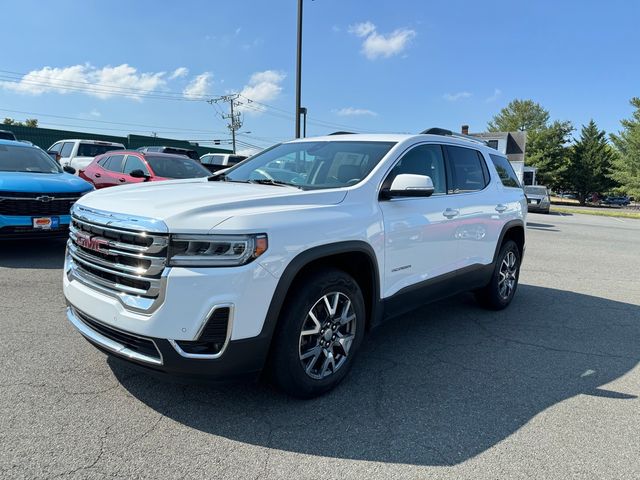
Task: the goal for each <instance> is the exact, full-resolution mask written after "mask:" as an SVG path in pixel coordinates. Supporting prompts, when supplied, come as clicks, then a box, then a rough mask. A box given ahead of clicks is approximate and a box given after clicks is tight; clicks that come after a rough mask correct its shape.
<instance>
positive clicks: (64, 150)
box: [47, 140, 124, 172]
mask: <svg viewBox="0 0 640 480" xmlns="http://www.w3.org/2000/svg"><path fill="white" fill-rule="evenodd" d="M113 150H124V145H123V144H121V143H115V142H103V141H102V140H60V141H59V142H56V143H54V144H53V145H51V146H50V147H49V148H48V149H47V152H48V153H49V154H50V155H52V156H55V158H56V160H57V161H58V162H59V163H60V165H62V166H63V167H67V166H68V167H72V168H74V169H75V170H76V172H79V171H80V170H81V169H83V168H85V167H86V166H87V165H89V164H90V163H91V162H92V161H93V159H94V158H95V157H97V156H98V155H102V154H103V153H106V152H111V151H113Z"/></svg>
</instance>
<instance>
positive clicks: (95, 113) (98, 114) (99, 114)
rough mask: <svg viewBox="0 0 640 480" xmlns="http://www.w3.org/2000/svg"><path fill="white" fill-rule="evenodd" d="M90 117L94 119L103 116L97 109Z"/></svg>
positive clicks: (90, 113) (92, 111) (91, 112)
mask: <svg viewBox="0 0 640 480" xmlns="http://www.w3.org/2000/svg"><path fill="white" fill-rule="evenodd" d="M89 115H91V116H92V117H101V116H102V114H101V113H100V112H99V111H98V110H96V109H95V108H94V109H93V110H91V111H90V112H89Z"/></svg>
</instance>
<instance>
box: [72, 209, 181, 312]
mask: <svg viewBox="0 0 640 480" xmlns="http://www.w3.org/2000/svg"><path fill="white" fill-rule="evenodd" d="M78 210H79V209H78V208H75V207H74V209H73V210H72V216H71V224H70V225H69V231H70V233H69V240H68V242H67V268H66V274H67V277H68V278H69V279H70V280H71V279H76V280H78V281H79V282H80V283H83V284H84V285H86V286H87V287H89V288H92V289H94V290H98V291H100V292H101V293H105V294H107V295H110V296H112V297H115V298H117V299H118V300H119V301H120V302H121V303H122V304H123V305H124V306H125V307H126V308H128V309H130V310H133V311H136V312H140V313H147V314H149V313H151V312H152V311H154V310H155V309H156V308H157V307H158V306H159V305H160V304H161V303H162V301H163V300H164V287H165V284H166V277H167V274H168V272H169V268H168V267H167V266H166V265H167V250H168V244H169V236H168V234H166V233H157V232H146V231H141V230H131V229H125V228H120V226H119V224H120V223H121V222H122V218H121V217H119V216H117V215H116V214H108V213H105V212H102V213H101V214H100V216H95V217H92V218H91V220H89V219H88V215H87V214H86V212H83V215H82V218H79V217H78V215H76V213H77V211H78ZM96 218H99V219H100V220H103V221H104V220H108V219H112V218H118V220H116V222H115V223H117V224H118V225H117V226H115V225H114V224H112V222H111V221H107V222H106V224H102V223H98V222H97V221H95V219H96ZM126 220H127V222H128V225H130V224H135V223H136V221H137V220H136V218H135V217H127V218H126ZM147 223H153V224H154V226H155V227H156V228H159V226H158V225H159V223H162V222H158V221H154V220H149V219H142V220H141V221H140V224H141V225H144V224H147Z"/></svg>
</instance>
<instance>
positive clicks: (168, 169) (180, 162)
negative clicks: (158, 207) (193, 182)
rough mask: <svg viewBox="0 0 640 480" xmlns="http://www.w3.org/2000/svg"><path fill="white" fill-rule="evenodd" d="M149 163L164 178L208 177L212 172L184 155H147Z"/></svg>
mask: <svg viewBox="0 0 640 480" xmlns="http://www.w3.org/2000/svg"><path fill="white" fill-rule="evenodd" d="M145 158H146V159H147V163H149V166H150V167H151V169H152V170H153V172H154V173H155V174H156V175H157V176H158V177H164V178H198V177H208V176H209V175H211V172H210V171H209V170H207V169H206V168H205V167H203V166H202V165H200V163H199V162H196V161H195V160H192V159H190V158H189V157H184V156H181V155H176V156H173V155H172V156H169V155H167V156H162V157H160V156H157V157H156V156H146V157H145Z"/></svg>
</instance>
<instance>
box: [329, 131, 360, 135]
mask: <svg viewBox="0 0 640 480" xmlns="http://www.w3.org/2000/svg"><path fill="white" fill-rule="evenodd" d="M329 135H354V133H353V132H340V131H338V132H333V133H330V134H329Z"/></svg>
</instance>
